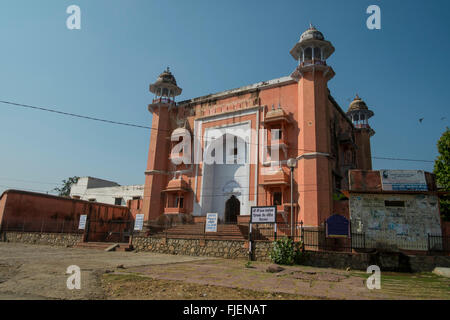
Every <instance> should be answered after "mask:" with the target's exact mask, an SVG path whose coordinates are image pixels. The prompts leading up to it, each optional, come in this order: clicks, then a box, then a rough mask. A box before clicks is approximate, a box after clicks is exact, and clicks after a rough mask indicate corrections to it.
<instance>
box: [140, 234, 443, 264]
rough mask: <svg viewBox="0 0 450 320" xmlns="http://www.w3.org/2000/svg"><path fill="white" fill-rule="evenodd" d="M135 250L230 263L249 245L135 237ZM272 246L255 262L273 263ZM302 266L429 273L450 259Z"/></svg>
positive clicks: (311, 257) (334, 255) (381, 257)
mask: <svg viewBox="0 0 450 320" xmlns="http://www.w3.org/2000/svg"><path fill="white" fill-rule="evenodd" d="M132 243H133V246H134V248H135V250H137V251H150V252H158V253H166V254H180V255H190V256H208V257H217V258H230V259H248V242H247V241H235V240H203V239H170V238H168V239H166V238H153V237H145V236H134V237H133V242H132ZM271 248H272V243H271V242H265V241H255V242H254V243H253V252H254V260H257V261H266V262H268V261H270V257H269V252H270V250H271ZM300 264H301V265H306V266H312V267H323V268H336V269H346V268H350V269H353V270H363V271H366V270H367V267H368V266H370V265H377V266H379V267H380V269H381V270H383V271H399V272H429V271H432V270H433V269H434V268H435V267H450V256H425V255H417V256H415V255H404V254H399V253H387V252H379V253H344V252H324V251H306V252H305V254H304V256H303V258H302V261H300Z"/></svg>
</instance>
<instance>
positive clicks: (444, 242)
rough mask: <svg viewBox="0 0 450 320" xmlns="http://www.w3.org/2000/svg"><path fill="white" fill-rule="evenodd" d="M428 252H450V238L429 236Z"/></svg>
mask: <svg viewBox="0 0 450 320" xmlns="http://www.w3.org/2000/svg"><path fill="white" fill-rule="evenodd" d="M428 251H430V252H450V237H449V236H439V235H432V234H428Z"/></svg>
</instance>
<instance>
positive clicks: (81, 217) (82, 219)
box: [78, 214, 87, 230]
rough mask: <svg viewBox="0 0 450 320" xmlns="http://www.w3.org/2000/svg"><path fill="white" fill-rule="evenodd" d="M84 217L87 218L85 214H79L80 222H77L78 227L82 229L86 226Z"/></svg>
mask: <svg viewBox="0 0 450 320" xmlns="http://www.w3.org/2000/svg"><path fill="white" fill-rule="evenodd" d="M86 219H87V215H86V214H82V215H80V223H79V224H78V229H80V230H84V229H85V228H86Z"/></svg>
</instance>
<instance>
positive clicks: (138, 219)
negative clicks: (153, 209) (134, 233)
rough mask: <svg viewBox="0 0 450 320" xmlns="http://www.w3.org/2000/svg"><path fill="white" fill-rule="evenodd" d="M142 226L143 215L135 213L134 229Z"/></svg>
mask: <svg viewBox="0 0 450 320" xmlns="http://www.w3.org/2000/svg"><path fill="white" fill-rule="evenodd" d="M143 226H144V215H143V214H137V215H136V219H135V220H134V230H142V227H143Z"/></svg>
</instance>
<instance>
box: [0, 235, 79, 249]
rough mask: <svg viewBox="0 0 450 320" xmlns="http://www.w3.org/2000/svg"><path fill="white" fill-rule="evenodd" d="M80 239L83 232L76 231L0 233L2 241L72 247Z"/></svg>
mask: <svg viewBox="0 0 450 320" xmlns="http://www.w3.org/2000/svg"><path fill="white" fill-rule="evenodd" d="M82 240H83V234H78V233H37V232H13V231H4V232H2V233H1V234H0V241H2V242H20V243H28V244H43V245H52V246H64V247H67V246H69V247H72V246H74V245H75V244H77V243H78V242H81V241H82Z"/></svg>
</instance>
